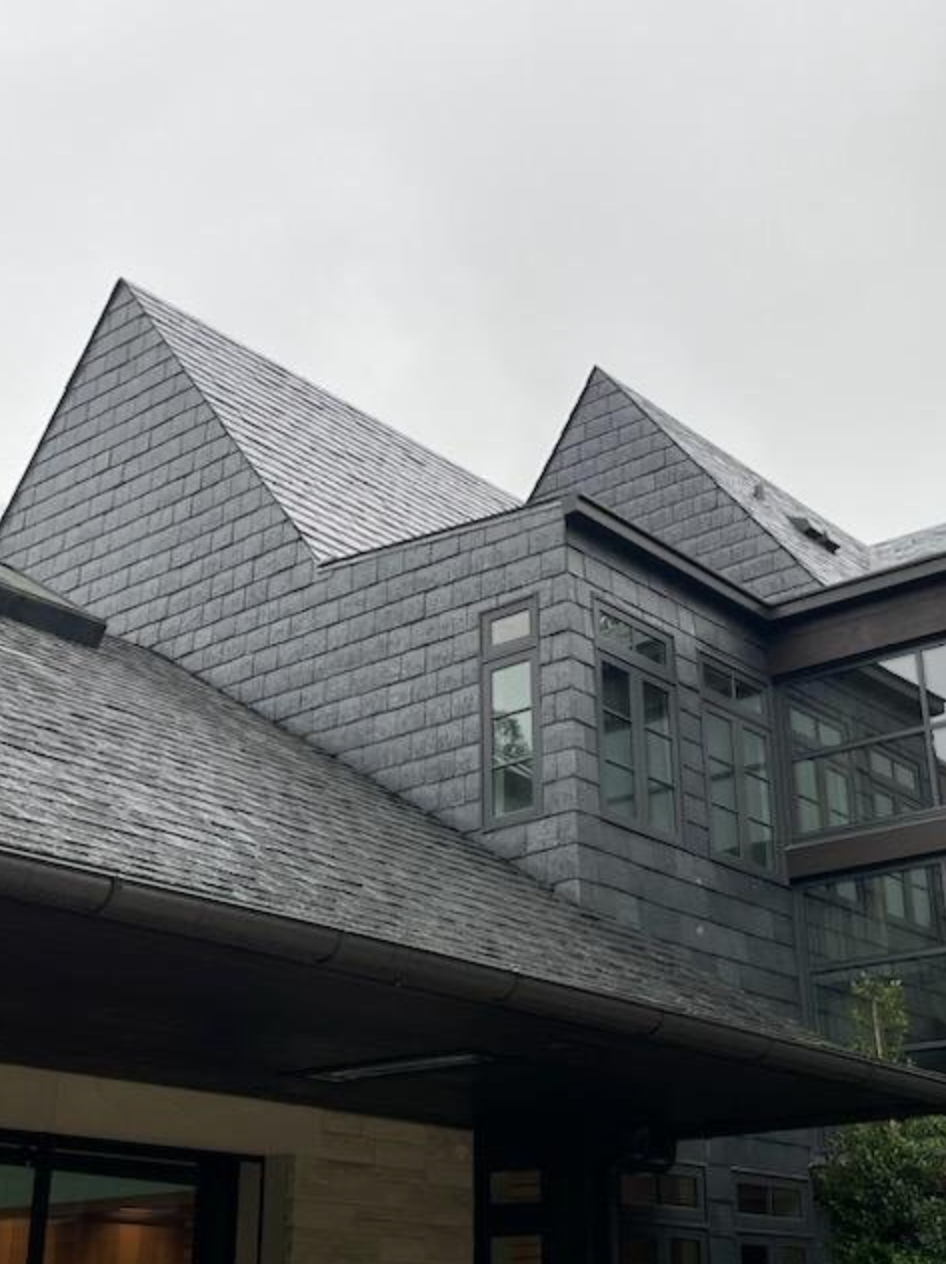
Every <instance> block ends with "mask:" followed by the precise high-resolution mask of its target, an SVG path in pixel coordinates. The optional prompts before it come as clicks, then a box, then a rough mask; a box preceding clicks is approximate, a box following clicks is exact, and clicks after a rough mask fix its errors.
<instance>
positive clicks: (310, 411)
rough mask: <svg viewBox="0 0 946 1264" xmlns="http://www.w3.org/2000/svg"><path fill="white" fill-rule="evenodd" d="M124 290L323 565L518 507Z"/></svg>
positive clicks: (141, 293)
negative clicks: (162, 339) (136, 304)
mask: <svg viewBox="0 0 946 1264" xmlns="http://www.w3.org/2000/svg"><path fill="white" fill-rule="evenodd" d="M124 284H125V285H126V286H127V287H128V289H129V290H130V291H131V293H132V294H133V295H134V296H135V298H136V299H137V300H138V302H139V304H140V305H141V307H142V308H143V310H144V311H145V312H146V313H147V315H148V316H149V317H150V318H151V320H152V321H153V322H154V324H155V326H156V327H157V328H158V330H159V331H160V333H161V334H162V336H163V337H164V339H165V341H166V342H167V344H168V346H169V347H170V349H171V350H172V351H173V352H174V354H175V356H176V357H177V359H178V360H179V362H180V364H181V365H182V367H183V368H184V370H185V371H186V372H187V374H188V376H189V377H190V378H191V380H192V381H193V383H194V385H195V386H196V387H197V389H198V390H199V391H200V392H201V394H202V395H203V396H204V398H205V399H206V400H207V402H208V404H209V405H210V406H211V408H212V409H213V410H214V412H215V413H216V414H217V416H218V417H219V419H220V421H221V422H222V423H223V425H224V426H225V427H226V429H227V430H228V431H229V433H230V435H231V436H232V437H233V439H234V440H235V441H236V442H237V443H238V444H239V446H240V447H241V448H242V450H243V452H244V453H245V454H246V456H247V458H248V460H249V461H250V463H251V464H252V465H253V466H254V468H255V469H256V471H257V473H258V474H259V475H260V477H261V478H262V479H263V481H264V482H265V483H266V484H267V485H268V487H269V488H270V490H271V491H272V493H273V496H274V497H275V499H276V500H277V501H278V502H279V504H280V505H281V506H282V508H283V509H284V510H285V512H286V513H287V514H288V516H289V517H290V518H291V519H292V521H293V522H294V523H295V524H296V526H297V528H298V529H299V532H300V534H301V535H302V536H303V538H304V539H305V541H306V542H307V543H308V545H309V547H310V548H311V549H312V552H313V553H314V555H315V557H316V558H317V559H318V560H319V561H325V560H327V559H329V558H335V557H343V556H347V555H349V554H352V553H358V552H361V551H362V550H365V549H373V548H378V547H380V546H382V545H385V544H393V543H396V542H397V541H399V540H405V539H409V538H411V537H413V536H418V535H424V534H426V533H428V532H431V531H439V530H442V529H443V528H446V527H451V526H457V525H459V524H460V523H463V522H469V521H471V520H472V519H475V518H485V517H488V516H489V515H490V514H495V513H501V512H503V511H504V510H508V509H512V508H514V507H515V506H516V505H517V504H518V503H519V502H518V501H517V500H516V499H515V498H514V497H512V496H509V495H507V494H506V493H505V492H503V491H500V490H499V489H498V488H496V487H493V486H492V484H490V483H487V482H486V481H485V480H484V479H481V478H478V477H477V476H476V475H475V474H471V473H469V471H467V470H464V469H461V468H460V466H458V465H454V464H453V462H451V461H448V460H446V458H444V457H442V456H438V455H437V453H435V452H432V451H430V449H428V448H426V447H424V446H423V445H422V444H420V443H416V442H415V441H414V440H412V439H409V438H408V437H407V436H406V435H403V434H400V433H399V432H398V431H396V430H393V429H392V428H391V427H389V426H386V425H385V424H384V423H383V422H380V421H377V420H376V419H375V418H374V417H370V416H368V415H367V414H366V413H363V412H360V411H359V410H358V409H357V408H354V407H353V406H352V405H351V404H346V403H345V402H344V401H343V400H340V399H337V398H336V397H335V396H334V395H330V394H329V393H328V392H327V391H324V390H322V389H321V388H320V387H318V386H314V385H313V384H312V383H311V382H307V381H306V380H305V379H304V378H301V377H299V376H297V375H296V374H295V373H290V372H289V370H288V369H284V368H281V367H280V366H279V365H277V364H274V363H273V362H272V361H271V360H268V359H266V357H265V356H262V355H259V354H258V353H257V352H255V351H251V350H249V349H248V348H247V347H244V346H242V345H241V344H240V343H238V342H234V341H233V340H232V339H230V338H227V337H225V336H224V335H223V334H221V333H218V332H217V331H216V330H214V329H211V328H210V327H209V326H208V325H205V324H203V323H202V322H201V321H198V320H196V319H194V317H192V316H188V315H186V314H185V313H184V312H181V311H179V310H178V309H177V308H175V307H172V306H171V305H170V304H169V303H166V302H164V301H163V300H162V299H159V298H156V297H155V296H154V295H153V294H149V293H148V292H147V291H146V290H142V289H140V288H139V287H138V286H134V285H130V284H129V283H128V282H124Z"/></svg>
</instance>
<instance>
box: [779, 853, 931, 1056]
mask: <svg viewBox="0 0 946 1264" xmlns="http://www.w3.org/2000/svg"><path fill="white" fill-rule="evenodd" d="M931 869H935V870H937V871H938V874H939V880H938V882H936V883H934V884H933V885H932V886H931V888H930V890H929V892H928V895H929V899H930V906H931V910H932V922H933V924H934V925H935V924H936V922H937V919H938V918H942V919H943V921H944V924H946V857H943V856H939V857H933V856H925V857H923V856H914V857H909V858H903V857H902V858H899V859H897V860H891V861H889V862H888V863H886V864H884V865H881V866H879V867H876V868H875V867H871V868H869V869H839V870H838V871H837V872H834V873H828V874H819V875H817V877H812V878H809V879H807V880H806V881H804V882H802V883H799V884H798V885H797V887H796V891H797V893H798V901H797V908H798V917H799V923H798V925H799V934H800V936H801V943H802V945H803V951H804V959H805V969H804V989H805V993H806V996H805V1003H806V1006H807V1010H808V1013H809V1014H810V1015H811V1023H812V1026H817V1027H823V1024H822V1023H821V1022H820V1013H821V1009H820V1003H819V996H818V991H819V988H820V987H830V986H831V984H832V983H834V982H844V983H848V984H849V983H850V981H851V980H853V979H854V978H855V977H856V976H857V975H860V974H865V973H866V974H870V975H882V974H883V973H887V974H889V975H891V976H898V977H902V971H903V969H904V968H906V969H907V970H909V968H910V967H911V966H915V965H923V964H924V963H926V962H932V961H942V962H943V964H944V966H946V940H944V941H943V942H941V943H940V944H938V945H934V946H932V947H929V948H922V947H915V948H909V949H904V950H901V951H887V952H883V953H876V954H870V955H865V956H861V957H842V958H839V959H838V960H835V961H825V962H818V963H815V962H814V961H813V959H812V951H811V943H812V936H813V934H814V929H815V924H814V919H813V917H812V911H811V906H810V903H809V900H808V893H809V891H810V890H812V889H813V888H815V889H816V888H818V887H823V886H825V885H826V884H831V885H837V884H839V883H844V882H848V881H850V882H853V883H855V884H856V886H855V890H856V892H857V899H856V903H855V902H854V901H849V900H847V899H846V897H842V900H843V903H844V904H846V905H847V906H848V907H849V908H850V909H852V910H853V911H855V912H858V913H864V915H867V912H866V903H867V902H866V901H865V899H864V894H863V887H862V886H861V885H860V884H861V882H862V881H863V880H869V881H872V882H878V881H881V880H882V879H884V878H888V877H894V876H897V877H901V878H904V879H906V882H905V884H904V898H905V901H906V902H907V903H910V904H912V903H913V902H914V895H913V892H912V890H910V884H909V875H910V874H912V873H913V872H916V871H919V870H931ZM884 899H886V896H884ZM887 918H888V920H890V921H892V922H893V923H895V924H900V925H907V926H908V927H910V928H912V927H913V923H910V922H909V921H904V920H902V919H901V918H899V917H898V916H897V915H891V914H890V913H889V910H888V912H887ZM911 1021H912V1016H911ZM904 1051H905V1052H906V1053H907V1054H913V1053H931V1052H944V1053H946V1037H944V1038H943V1039H941V1040H925V1041H924V1040H912V1039H911V1038H910V1032H909V1031H908V1033H907V1036H906V1041H905V1044H904Z"/></svg>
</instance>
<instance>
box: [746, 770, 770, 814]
mask: <svg viewBox="0 0 946 1264" xmlns="http://www.w3.org/2000/svg"><path fill="white" fill-rule="evenodd" d="M746 810H747V811H748V813H749V816H750V818H751V819H752V820H755V821H759V822H761V823H762V824H766V825H767V824H770V823H771V820H772V795H771V790H770V788H769V783H768V782H767V781H766V780H764V778H762V777H753V776H748V777H746Z"/></svg>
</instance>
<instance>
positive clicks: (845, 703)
mask: <svg viewBox="0 0 946 1264" xmlns="http://www.w3.org/2000/svg"><path fill="white" fill-rule="evenodd" d="M791 697H792V700H793V702H794V703H795V705H796V706H800V707H801V708H802V709H803V710H809V709H810V711H811V713H812V714H813V715H815V716H816V717H817V719H818V722H819V726H829V728H827V729H825V728H824V727H822V728H821V729H820V732H819V733H818V738H817V740H818V742H819V744H821V743H823V744H824V745H825V746H828V745H831V744H832V742H831V740H830V739H831V738H832V737H833V736H834V734H832V733H831V731H830V728H831V727H833V729H834V730H836V731H838V732H841V733H843V734H844V740H846V741H861V740H863V739H864V738H869V737H879V736H882V735H884V734H886V733H896V732H899V731H901V730H907V729H915V728H919V727H920V725H921V724H922V722H923V706H922V699H921V696H920V688H919V684H918V674H917V657H916V655H915V654H908V655H901V656H899V657H896V658H888V659H883V660H880V661H878V662H875V663H869V664H866V665H864V666H862V667H854V668H846V669H844V670H842V671H837V672H832V673H830V674H828V675H825V676H819V677H815V678H812V679H811V680H806V681H803V682H800V683H796V684H794V685H793V686H792V689H791ZM805 704H808V705H807V706H806V705H805ZM792 732H793V743H794V745H795V748H796V749H798V748H799V745H801V746H804V745H806V744H807V745H808V746H809V747H810V741H809V740H808V739H807V738H805V739H801V738H800V736H799V735H798V734H797V733H796V725H795V724H794V722H793V724H792Z"/></svg>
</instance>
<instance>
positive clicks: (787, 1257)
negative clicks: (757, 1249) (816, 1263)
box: [775, 1243, 808, 1264]
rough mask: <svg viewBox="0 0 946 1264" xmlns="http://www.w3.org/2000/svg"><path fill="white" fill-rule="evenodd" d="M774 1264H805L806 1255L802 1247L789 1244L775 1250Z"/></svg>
mask: <svg viewBox="0 0 946 1264" xmlns="http://www.w3.org/2000/svg"><path fill="white" fill-rule="evenodd" d="M775 1259H776V1264H806V1260H807V1259H808V1253H807V1251H806V1250H805V1248H804V1247H803V1246H798V1245H796V1244H794V1243H791V1244H789V1245H787V1246H778V1247H776V1248H775Z"/></svg>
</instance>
